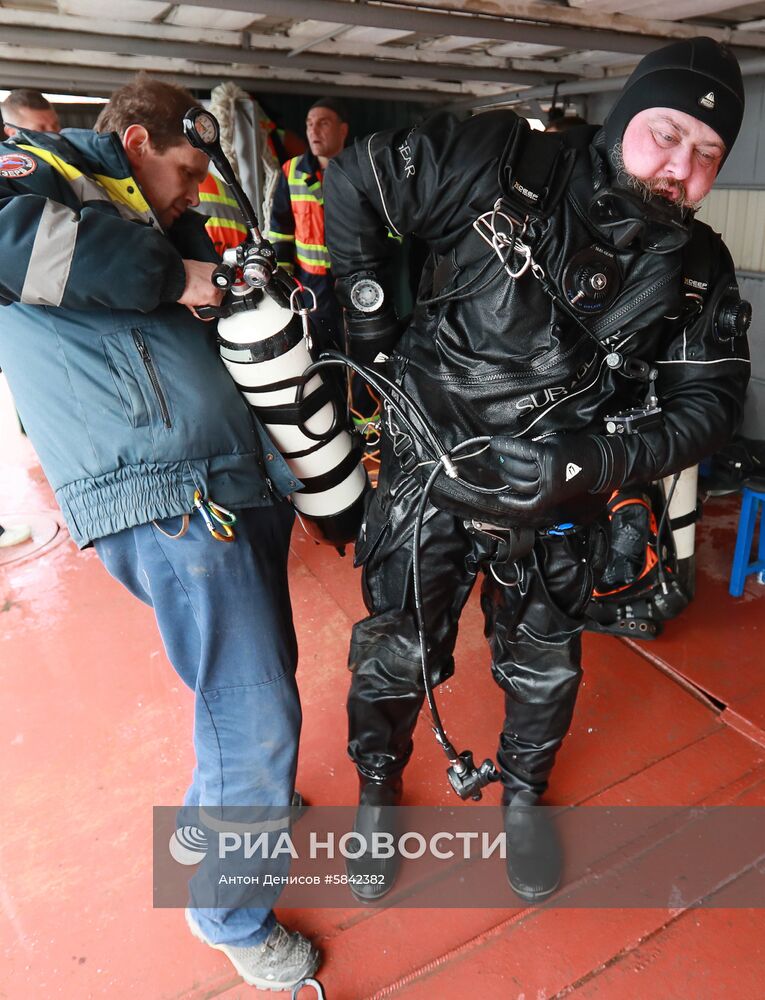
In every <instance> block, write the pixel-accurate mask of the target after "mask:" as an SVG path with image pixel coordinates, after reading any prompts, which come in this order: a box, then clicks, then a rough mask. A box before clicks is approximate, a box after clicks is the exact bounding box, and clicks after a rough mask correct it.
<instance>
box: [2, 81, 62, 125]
mask: <svg viewBox="0 0 765 1000" xmlns="http://www.w3.org/2000/svg"><path fill="white" fill-rule="evenodd" d="M52 107H53V106H52V104H51V103H50V101H49V100H48V98H47V97H43V95H42V94H41V93H40V91H39V90H29V89H28V88H26V87H20V88H19V89H18V90H12V91H11V92H10V94H8V96H7V97H6V99H5V100H4V101H3V104H2V108H3V117H4V118H8V119H9V120H10V121H11V122H12V121H13V112H14V111H21V110H22V109H23V108H28V109H29V111H51V110H52Z"/></svg>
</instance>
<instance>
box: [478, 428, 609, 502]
mask: <svg viewBox="0 0 765 1000" xmlns="http://www.w3.org/2000/svg"><path fill="white" fill-rule="evenodd" d="M619 444H621V442H619ZM491 451H492V453H493V454H494V456H495V458H496V462H497V465H496V466H495V469H496V472H497V474H498V475H499V477H500V479H502V480H504V482H505V483H507V485H508V486H509V487H510V491H509V492H507V493H503V494H502V506H503V508H504V509H505V510H506V511H507V512H508V513H510V512H515V513H517V514H518V515H519V517H523V516H528V515H535V514H541V513H543V512H544V511H546V510H549V509H551V508H554V507H557V506H560V505H562V504H565V503H566V502H568V501H570V500H573V499H575V498H577V497H581V496H582V494H584V493H604V492H606V491H608V492H611V491H612V490H614V489H616V488H618V487H619V486H620V485H621V483H622V480H623V478H624V450H623V448H618V447H617V448H615V447H614V445H613V444H612V442H611V440H610V439H609V438H608V437H605V436H603V435H596V434H562V435H559V436H557V437H550V438H546V439H545V440H542V441H529V440H528V439H525V438H517V437H510V436H509V435H498V436H497V437H494V438H492V440H491Z"/></svg>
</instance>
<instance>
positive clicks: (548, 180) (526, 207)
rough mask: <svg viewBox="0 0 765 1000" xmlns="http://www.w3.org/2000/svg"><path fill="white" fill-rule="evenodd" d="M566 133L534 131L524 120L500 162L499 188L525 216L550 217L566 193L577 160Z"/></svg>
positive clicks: (512, 205) (505, 197) (510, 202)
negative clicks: (566, 138)
mask: <svg viewBox="0 0 765 1000" xmlns="http://www.w3.org/2000/svg"><path fill="white" fill-rule="evenodd" d="M564 136H565V133H556V134H550V133H545V132H537V131H534V130H533V129H532V128H531V127H530V125H529V124H528V123H527V122H526V121H524V120H523V119H521V120H520V121H519V123H518V127H517V128H515V129H513V131H512V134H511V136H510V138H509V139H508V142H507V145H506V146H505V148H504V150H503V152H502V156H501V157H500V161H499V177H498V180H499V187H500V190H501V191H502V193H503V195H504V199H505V201H506V202H509V204H510V206H511V207H512V208H515V209H516V210H517V211H519V212H520V213H521V217H522V218H524V217H525V216H527V215H528V216H531V217H532V218H547V217H548V216H550V215H551V214H552V212H553V211H554V209H555V206H556V205H557V204H558V202H559V201H560V199H561V198H562V196H563V193H564V191H565V189H566V184H567V183H568V180H569V177H570V176H571V172H572V170H573V169H574V161H575V160H576V155H577V154H576V149H574V148H572V147H570V146H569V145H568V144H567V143H566V141H565V138H564Z"/></svg>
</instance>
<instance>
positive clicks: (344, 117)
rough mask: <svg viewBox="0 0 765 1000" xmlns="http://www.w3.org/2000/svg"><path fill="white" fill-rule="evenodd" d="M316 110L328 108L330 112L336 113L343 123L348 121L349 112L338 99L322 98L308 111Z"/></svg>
mask: <svg viewBox="0 0 765 1000" xmlns="http://www.w3.org/2000/svg"><path fill="white" fill-rule="evenodd" d="M314 108H327V109H328V110H329V111H334V112H335V114H336V115H337V117H338V118H339V119H340V121H341V122H347V121H348V111H347V109H346V107H345V105H344V104H343V102H342V101H338V99H337V98H336V97H320V98H319V100H318V101H314V102H313V104H312V105H311V107H310V108H309V109H308V110H309V111H313V109H314Z"/></svg>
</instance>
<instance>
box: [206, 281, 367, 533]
mask: <svg viewBox="0 0 765 1000" xmlns="http://www.w3.org/2000/svg"><path fill="white" fill-rule="evenodd" d="M254 301H255V302H256V304H255V305H254V306H253V307H251V308H246V309H241V310H238V311H236V312H234V313H232V314H231V316H228V317H227V318H226V319H221V320H220V321H219V323H218V341H219V349H220V355H221V358H222V360H223V363H224V364H225V366H226V368H227V369H228V371H229V373H230V374H231V377H232V378H233V380H234V382H235V383H236V385H237V387H238V388H239V390H240V392H241V393H242V395H243V396H244V398H245V399H246V400H247V401H248V403H249V404H250V405H251V406H252V407H253V409H254V410H255V412H256V414H257V415H258V418H259V419H260V421H261V423H262V424H263V425H264V426H265V429H266V431H267V433H268V435H269V437H270V438H271V439H272V441H273V442H274V444H275V445H276V447H277V448H278V449H279V451H280V452H281V453H282V455H283V456H284V458H285V459H286V461H287V463H288V465H289V467H290V469H291V470H292V472H293V473H294V475H295V477H296V478H297V479H299V480H300V481H301V482H302V484H303V487H302V489H300V490H296V491H295V493H293V494H292V497H291V499H292V503H293V505H294V507H295V509H296V510H297V511H298V512H299V513H300V514H301V515H302V517H303V519H304V524H305V526H306V528H307V529H308V530H309V532H310V533H311V535H312V536H313V537H315V538H317V539H318V540H320V541H326V542H329V543H331V544H332V545H342V544H345V543H346V542H349V541H352V540H353V538H354V537H355V534H356V529H357V527H358V525H359V523H360V521H361V505H362V502H363V496H364V492H365V489H366V487H367V474H366V471H365V469H364V466H363V465H362V463H361V454H360V449H359V448H358V447H356V446H354V442H353V438H352V437H351V435H350V433H349V432H348V430H346V429H345V422H344V419H343V418H344V414H342V413H339V412H338V402H337V400H336V398H333V396H332V393H331V392H330V391H329V387H328V386H327V385H326V383H325V381H324V380H323V379H322V377H321V375H320V374H319V373H318V372H317V373H315V374H314V375H312V376H311V377H310V378H309V380H308V382H307V383H306V384H305V387H304V389H303V395H302V400H301V403H300V406H296V400H297V397H298V392H299V386H300V385H301V383H302V382H303V372H304V371H305V370H306V369H307V368H308V366H309V365H310V364H312V362H313V360H314V358H313V357H312V353H311V350H312V348H311V344H310V340H309V338H308V337H307V336H306V334H305V330H304V327H303V320H302V317H301V316H300V315H298V314H297V313H294V312H292V311H291V310H290V309H288V308H286V307H284V306H281V305H279V304H278V303H277V302H275V301H274V300H273V299H272V298H271V297H270V296H269V295H263V296H262V297H260V298H259V299H256V300H254ZM335 396H336V394H335Z"/></svg>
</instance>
